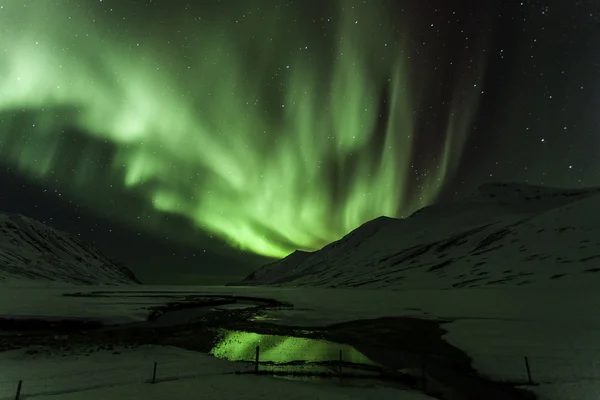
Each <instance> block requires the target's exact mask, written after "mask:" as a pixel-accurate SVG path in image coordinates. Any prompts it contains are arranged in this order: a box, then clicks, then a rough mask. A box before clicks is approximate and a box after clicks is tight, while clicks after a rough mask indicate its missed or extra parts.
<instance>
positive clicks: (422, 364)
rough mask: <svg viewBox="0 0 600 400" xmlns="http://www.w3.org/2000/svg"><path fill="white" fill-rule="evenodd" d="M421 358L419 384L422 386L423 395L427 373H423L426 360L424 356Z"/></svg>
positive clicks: (425, 390) (425, 389)
mask: <svg viewBox="0 0 600 400" xmlns="http://www.w3.org/2000/svg"><path fill="white" fill-rule="evenodd" d="M421 357H422V360H421V361H422V362H421V384H422V385H423V387H422V390H423V392H424V393H426V392H427V373H426V372H425V367H426V365H427V358H425V356H424V355H423V356H421Z"/></svg>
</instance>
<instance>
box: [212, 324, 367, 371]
mask: <svg viewBox="0 0 600 400" xmlns="http://www.w3.org/2000/svg"><path fill="white" fill-rule="evenodd" d="M256 346H260V361H272V362H275V363H286V362H290V361H307V362H321V361H337V360H339V352H340V350H341V351H342V358H343V360H344V361H346V362H352V363H357V364H367V365H376V364H375V363H374V362H373V361H371V360H370V359H369V358H367V357H366V356H365V355H364V354H362V353H361V352H359V351H358V350H356V349H355V348H354V347H352V346H348V345H345V344H339V343H332V342H328V341H326V340H316V339H307V338H297V337H288V336H276V335H261V334H259V333H254V332H241V331H224V332H223V336H222V339H221V340H220V341H219V342H218V343H217V344H216V345H215V347H213V349H212V350H211V351H210V354H212V355H213V356H215V357H217V358H224V359H227V360H233V361H254V358H255V354H256Z"/></svg>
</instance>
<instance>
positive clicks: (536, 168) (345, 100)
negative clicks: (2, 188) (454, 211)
mask: <svg viewBox="0 0 600 400" xmlns="http://www.w3.org/2000/svg"><path fill="white" fill-rule="evenodd" d="M415 3H416V2H409V1H407V2H394V1H387V0H380V1H376V0H373V1H354V0H339V1H326V2H315V1H307V2H286V3H285V4H284V3H283V2H279V1H275V0H273V1H270V0H252V1H235V0H230V1H227V0H209V1H202V2H183V1H167V0H165V1H160V0H154V1H150V0H147V1H137V2H134V1H125V0H119V1H117V0H101V1H95V2H92V1H84V0H0V7H1V8H0V33H1V34H0V57H1V58H0V78H1V79H0V128H1V130H0V144H1V145H0V157H1V159H0V162H1V163H2V164H3V165H4V166H5V167H6V168H9V169H10V171H11V173H13V172H14V173H16V174H18V176H21V177H22V179H23V180H25V181H27V182H33V183H34V184H36V185H40V186H41V187H46V188H48V189H49V190H59V191H60V192H61V193H63V196H64V198H65V199H69V201H70V202H71V203H73V202H75V203H77V204H80V205H81V207H82V208H83V209H85V210H87V211H86V212H89V213H92V214H96V215H100V216H109V219H110V220H111V221H115V222H118V223H124V224H127V225H128V226H134V227H136V229H137V228H139V229H143V230H145V231H148V232H153V234H156V235H159V236H161V235H168V236H169V237H170V238H174V239H175V241H179V242H186V243H189V242H190V237H189V231H185V232H182V231H181V230H179V229H178V228H177V227H175V226H174V225H172V224H170V223H169V222H168V218H167V219H165V216H175V217H177V218H178V219H179V220H184V221H187V222H188V223H189V224H190V225H191V226H193V227H194V229H195V230H197V231H199V232H201V233H202V234H203V235H206V236H211V237H213V236H214V237H216V238H219V239H220V240H223V241H225V242H226V243H228V244H229V245H230V246H232V248H238V249H241V250H243V251H246V252H249V253H255V254H258V255H261V256H267V257H283V256H285V255H287V254H289V253H290V252H292V251H294V250H295V249H303V250H314V249H318V248H320V247H322V246H323V245H325V244H327V243H329V242H331V241H333V240H336V239H338V238H340V237H341V236H343V235H345V234H346V233H348V232H349V231H351V230H352V229H354V228H356V227H357V226H359V225H360V224H362V223H364V222H366V221H368V220H371V219H373V218H376V217H378V216H381V215H387V216H397V217H402V216H407V215H409V214H410V213H411V212H413V211H415V210H416V209H418V208H420V207H423V206H426V205H429V204H432V203H433V202H435V201H436V200H437V199H438V198H439V197H440V196H443V195H445V194H446V193H453V192H456V191H457V189H456V187H457V182H459V183H460V184H465V182H467V183H466V186H468V185H470V184H475V183H476V182H480V181H482V180H484V179H490V176H492V177H495V176H499V177H503V178H508V179H512V180H517V179H527V180H531V181H538V182H539V181H543V180H544V179H546V181H549V182H559V183H564V182H565V181H567V182H568V179H567V178H564V177H561V178H560V179H558V178H557V179H556V180H554V181H552V179H551V178H550V177H549V175H551V173H550V172H549V170H547V169H545V167H543V165H544V163H546V164H547V163H549V162H551V161H550V160H551V159H559V158H560V160H559V161H558V162H560V163H562V164H563V165H561V166H560V168H561V170H562V168H564V169H565V173H568V172H569V171H567V168H569V169H573V165H572V164H573V163H572V162H570V161H568V160H566V159H565V157H566V156H565V157H563V156H560V157H559V156H557V155H556V154H557V153H554V156H553V157H550V155H544V156H543V159H544V162H540V163H538V162H535V163H534V162H532V160H531V158H529V159H527V158H525V157H521V156H517V155H515V154H516V153H515V148H519V149H521V150H523V152H524V153H525V152H526V151H527V150H529V154H531V152H532V149H533V148H534V147H535V146H538V145H539V143H540V142H541V143H546V144H544V145H545V146H546V147H551V146H556V148H557V149H559V148H560V149H564V148H565V143H566V141H567V139H566V138H565V135H564V131H565V130H568V132H569V133H570V134H571V135H573V134H574V133H572V132H574V131H575V130H576V129H580V130H581V129H584V128H585V129H587V128H588V127H591V126H593V124H594V123H597V122H594V121H593V120H592V119H591V117H590V115H589V112H588V110H587V109H585V108H583V109H582V108H581V107H576V106H575V105H576V104H579V101H583V100H584V99H585V100H586V101H587V103H586V104H589V100H590V97H587V96H591V95H589V94H587V93H588V91H587V90H589V88H590V86H591V85H590V84H589V83H587V81H586V82H582V81H581V80H582V79H587V78H584V77H587V76H588V75H590V73H591V71H592V67H590V66H589V64H585V63H576V62H572V63H569V59H571V60H572V59H573V58H572V57H568V56H567V55H566V53H565V54H563V53H561V52H558V53H560V54H559V57H558V59H557V58H556V56H555V58H554V60H555V62H553V63H552V66H551V67H549V69H548V70H547V71H543V72H542V71H541V69H542V67H541V65H543V59H544V58H543V57H544V56H547V53H546V52H545V51H550V50H549V49H550V47H551V46H550V43H548V45H547V46H548V48H547V49H544V47H543V46H545V43H546V42H545V40H544V38H545V37H552V35H553V33H552V32H554V31H553V30H552V29H553V28H552V20H551V19H550V20H549V21H550V22H547V21H546V20H544V21H541V22H540V21H538V19H539V18H545V17H544V16H546V15H547V16H548V18H552V17H553V16H554V15H556V16H558V14H559V13H560V12H563V11H559V10H558V8H553V6H552V5H551V6H549V7H548V6H546V5H539V4H537V3H536V4H535V5H531V6H523V5H518V4H516V5H512V6H511V5H504V6H501V5H500V4H496V3H495V2H487V3H486V2H466V3H465V2H463V3H460V5H459V3H458V2H454V3H455V4H451V3H452V2H441V1H430V2H420V3H422V4H420V5H416V4H415ZM426 3H427V4H426ZM467 3H468V4H467ZM482 3H486V4H482ZM556 4H558V3H556ZM544 7H545V8H544ZM557 7H558V6H557ZM582 7H586V5H585V4H584V5H578V6H577V7H574V11H573V13H574V14H573V15H576V14H577V13H580V14H581V18H584V17H586V16H587V14H588V13H589V12H590V10H588V9H583V8H582ZM555 9H556V11H555V12H554V10H555ZM544 10H545V12H544ZM511 12H512V13H515V14H514V15H511V14H510V13H511ZM517 13H521V14H519V18H516V17H515V15H517ZM502 15H505V16H507V21H508V22H504V20H500V18H501V17H502ZM577 15H579V14H577ZM521 20H523V21H524V22H522V25H517V23H516V22H514V21H521ZM536 24H537V25H536ZM542 26H544V29H540V27H542ZM574 26H575V25H574ZM546 27H547V28H546ZM528 29H530V30H528ZM555 29H558V28H556V27H555ZM565 29H567V28H565ZM569 29H574V28H569ZM582 29H583V28H582ZM586 29H587V30H581V31H577V32H579V33H578V34H580V35H589V34H590V32H592V30H591V28H589V27H588V28H586ZM540 32H543V35H542V36H539V35H538V34H539V33H540ZM562 33H564V32H562ZM544 35H545V36H544ZM554 35H555V36H556V37H559V36H560V37H562V36H561V35H560V34H558V33H555V34H554ZM563 36H564V35H563ZM573 37H574V36H571V40H570V41H571V43H570V46H571V48H574V49H577V48H578V46H577V45H573V41H575V42H577V40H576V39H573ZM582 37H583V36H582ZM553 43H554V44H553V45H554V46H559V45H557V44H556V43H557V42H556V40H555V41H554V42H553ZM534 44H535V45H534ZM564 44H565V46H566V45H567V44H569V43H568V41H567V40H565V41H564ZM511 46H512V47H511ZM536 46H537V47H536ZM579 47H582V46H579ZM555 48H556V47H555ZM579 50H580V51H583V50H582V49H581V48H579ZM536 51H537V52H539V53H535V52H536ZM573 51H575V50H573ZM532 52H533V53H535V56H532V55H531V54H533V53H532ZM558 53H557V54H558ZM548 54H550V53H548ZM532 59H533V60H534V61H535V62H537V64H535V63H534V64H535V65H533V64H532V65H533V66H532V65H530V64H525V63H531V62H532V61H531V60H532ZM503 63H504V64H503ZM524 65H525V66H524ZM536 68H537V70H540V71H538V72H539V73H533V72H531V71H534V70H536ZM539 79H542V80H543V79H548V81H547V82H541V83H540V81H539ZM561 79H562V81H561ZM528 85H529V86H528ZM594 85H597V84H596V83H594ZM583 87H585V90H586V91H585V92H584V89H583ZM554 88H555V89H556V90H555V89H554ZM584 93H585V94H584ZM492 96H493V97H492ZM577 96H579V97H577ZM577 100H579V101H577ZM542 104H545V106H546V108H545V109H543V108H541V105H542ZM565 104H567V106H565ZM569 104H572V107H573V110H575V109H577V110H576V112H575V111H573V112H570V111H569V110H567V111H565V107H567V108H569V107H571V106H570V105H569ZM561 109H562V111H561ZM540 110H541V111H540ZM574 113H575V114H574ZM540 115H548V116H549V115H552V117H548V118H546V119H540ZM573 121H575V123H574V122H573ZM576 124H578V125H579V127H577V126H574V125H576ZM567 127H568V129H567ZM563 128H564V129H563ZM554 131H556V132H554ZM512 132H518V135H514V136H519V138H518V139H515V140H514V139H513V133H512ZM558 134H563V136H561V137H560V139H557V140H554V135H558ZM484 136H485V139H482V137H484ZM571 137H573V136H571ZM586 140H587V139H586ZM478 141H479V142H478ZM554 143H556V144H554ZM586 143H587V142H586ZM585 147H586V149H588V148H589V146H585ZM535 148H537V147H535ZM570 148H571V149H572V148H573V147H572V146H571V147H570ZM491 149H493V150H494V151H492V150H491ZM543 151H545V150H543ZM586 151H587V150H586ZM540 153H541V152H540ZM577 154H579V153H577V152H573V153H572V154H571V155H569V157H574V158H575V159H579V160H581V163H580V164H581V165H580V166H576V169H578V170H579V171H580V172H581V171H582V169H581V168H583V163H584V160H587V158H586V157H578V156H577ZM540 157H542V156H540ZM499 160H500V161H499ZM525 160H526V161H525ZM500 162H501V163H502V164H503V165H504V164H505V165H506V167H505V168H504V169H502V170H493V168H497V166H498V164H499V163H500ZM552 162H555V161H552ZM525 164H527V165H525ZM533 164H535V165H533ZM494 166H496V167H494ZM523 171H526V173H524V172H523ZM581 173H584V172H581ZM544 176H545V178H544ZM578 179H579V180H581V179H582V177H581V175H580V176H579V178H578ZM585 179H586V183H588V184H589V183H591V181H590V177H589V176H586V177H585ZM192 242H193V240H192ZM192 245H193V243H192ZM205 246H206V244H205V243H199V244H198V247H199V248H201V247H205Z"/></svg>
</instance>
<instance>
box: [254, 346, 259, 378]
mask: <svg viewBox="0 0 600 400" xmlns="http://www.w3.org/2000/svg"><path fill="white" fill-rule="evenodd" d="M259 358H260V346H256V358H255V359H254V373H255V374H257V373H258V360H259Z"/></svg>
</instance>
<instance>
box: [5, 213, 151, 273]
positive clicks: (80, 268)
mask: <svg viewBox="0 0 600 400" xmlns="http://www.w3.org/2000/svg"><path fill="white" fill-rule="evenodd" d="M30 282H60V283H63V282H64V283H72V284H82V285H94V284H132V283H140V282H139V281H138V280H137V278H136V277H135V275H134V274H133V272H131V271H130V270H129V269H127V268H126V267H124V266H123V265H120V264H119V263H117V262H115V261H114V260H111V259H109V258H108V257H106V256H105V255H103V254H102V253H100V252H99V251H98V250H97V249H95V248H94V247H92V246H90V245H88V244H86V243H84V242H82V241H81V240H79V239H77V238H76V237H74V236H71V235H69V234H67V233H64V232H61V231H58V230H56V229H53V228H51V227H49V226H46V225H44V224H42V223H41V222H38V221H36V220H33V219H31V218H28V217H25V216H23V215H18V214H6V213H0V284H2V283H11V284H12V283H18V284H23V283H30Z"/></svg>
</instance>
